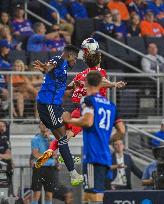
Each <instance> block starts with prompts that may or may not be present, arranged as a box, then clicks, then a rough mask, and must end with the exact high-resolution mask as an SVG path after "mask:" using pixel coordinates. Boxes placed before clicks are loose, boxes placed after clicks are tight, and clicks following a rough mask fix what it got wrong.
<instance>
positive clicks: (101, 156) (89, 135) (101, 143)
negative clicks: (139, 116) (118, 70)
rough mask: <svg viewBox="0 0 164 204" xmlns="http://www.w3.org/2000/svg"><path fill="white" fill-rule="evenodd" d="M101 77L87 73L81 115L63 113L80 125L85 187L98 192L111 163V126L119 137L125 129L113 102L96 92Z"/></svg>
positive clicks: (68, 120) (71, 121)
mask: <svg viewBox="0 0 164 204" xmlns="http://www.w3.org/2000/svg"><path fill="white" fill-rule="evenodd" d="M101 83H102V76H101V74H100V73H99V72H97V71H91V72H89V73H88V75H87V82H86V86H87V95H88V96H86V97H84V98H83V99H82V101H81V115H82V116H81V117H80V118H71V116H70V114H69V113H64V114H63V118H64V121H65V122H66V123H69V124H72V125H76V126H80V127H83V144H84V146H83V164H84V178H85V187H86V188H88V189H89V192H94V193H102V192H103V191H104V188H105V178H106V174H107V171H108V169H109V167H110V166H111V165H112V161H111V153H110V149H109V141H110V137H111V133H112V128H113V127H114V126H115V127H116V130H117V131H116V133H115V137H118V136H119V137H122V136H123V134H124V132H125V129H124V125H123V122H122V121H121V119H119V117H118V114H117V108H116V106H115V104H113V103H112V102H110V101H108V100H107V99H106V98H105V97H103V96H101V95H100V94H99V90H100V88H101V86H102V85H101Z"/></svg>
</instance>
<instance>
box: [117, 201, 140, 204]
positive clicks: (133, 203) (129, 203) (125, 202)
mask: <svg viewBox="0 0 164 204" xmlns="http://www.w3.org/2000/svg"><path fill="white" fill-rule="evenodd" d="M114 204H136V202H135V200H115V201H114Z"/></svg>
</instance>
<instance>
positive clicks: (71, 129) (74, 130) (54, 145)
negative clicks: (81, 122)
mask: <svg viewBox="0 0 164 204" xmlns="http://www.w3.org/2000/svg"><path fill="white" fill-rule="evenodd" d="M71 117H73V118H79V117H80V108H76V109H74V110H73V111H72V112H71ZM65 127H66V130H67V131H66V135H67V139H68V140H69V139H70V138H71V137H75V136H76V135H77V134H78V133H79V132H81V131H82V128H81V127H77V126H73V125H69V124H65ZM48 149H50V150H53V151H55V150H56V149H58V140H56V139H55V140H53V141H52V142H51V143H50V146H49V148H48Z"/></svg>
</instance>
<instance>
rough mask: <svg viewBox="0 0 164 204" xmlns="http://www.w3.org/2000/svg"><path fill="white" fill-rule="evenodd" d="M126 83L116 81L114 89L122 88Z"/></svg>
mask: <svg viewBox="0 0 164 204" xmlns="http://www.w3.org/2000/svg"><path fill="white" fill-rule="evenodd" d="M126 84H127V83H126V82H123V81H118V82H116V88H123V87H125V86H126Z"/></svg>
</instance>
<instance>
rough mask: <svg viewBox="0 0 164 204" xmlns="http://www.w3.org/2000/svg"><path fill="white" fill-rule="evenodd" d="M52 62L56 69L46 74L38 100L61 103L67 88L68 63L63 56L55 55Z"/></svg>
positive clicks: (43, 102) (44, 102)
mask: <svg viewBox="0 0 164 204" xmlns="http://www.w3.org/2000/svg"><path fill="white" fill-rule="evenodd" d="M51 62H52V63H53V64H54V69H52V70H51V71H50V72H48V73H46V74H45V76H44V82H43V84H42V86H41V89H40V91H39V93H38V96H37V101H38V102H39V103H42V104H55V105H61V104H62V98H63V96H64V92H65V90H66V81H67V68H68V63H67V61H66V60H64V59H62V57H61V56H55V57H54V58H52V59H51Z"/></svg>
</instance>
